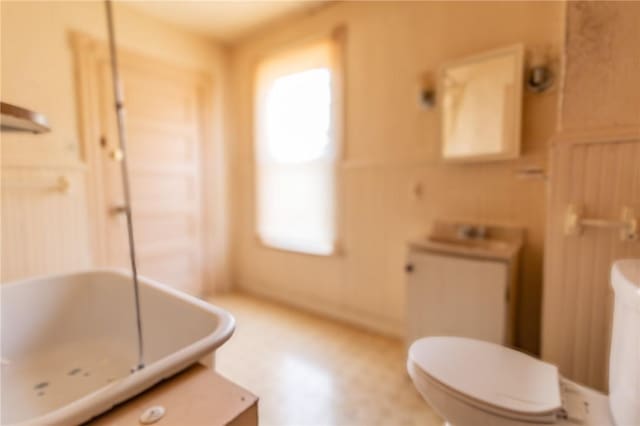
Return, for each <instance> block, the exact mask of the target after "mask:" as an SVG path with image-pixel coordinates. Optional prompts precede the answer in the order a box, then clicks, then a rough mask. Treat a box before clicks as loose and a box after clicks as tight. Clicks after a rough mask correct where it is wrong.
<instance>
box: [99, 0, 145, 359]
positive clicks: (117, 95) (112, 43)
mask: <svg viewBox="0 0 640 426" xmlns="http://www.w3.org/2000/svg"><path fill="white" fill-rule="evenodd" d="M105 5H106V8H107V28H108V31H109V54H110V55H109V56H110V57H111V75H112V79H113V97H114V99H115V109H116V118H117V123H118V141H119V144H120V149H121V150H122V154H123V156H122V159H121V160H120V169H121V172H122V190H123V192H124V213H125V215H126V217H127V235H128V237H129V259H130V260H131V272H132V275H133V293H134V297H135V308H136V326H137V329H138V365H137V366H136V367H134V368H133V369H132V370H133V371H137V370H141V369H143V368H144V345H143V340H142V319H141V317H140V289H139V284H138V267H137V265H136V247H135V242H134V239H133V220H132V218H131V195H130V191H129V170H128V167H127V141H126V134H125V130H124V97H123V94H122V84H121V81H120V74H119V73H118V56H117V52H116V36H115V30H114V27H113V10H112V6H111V0H105Z"/></svg>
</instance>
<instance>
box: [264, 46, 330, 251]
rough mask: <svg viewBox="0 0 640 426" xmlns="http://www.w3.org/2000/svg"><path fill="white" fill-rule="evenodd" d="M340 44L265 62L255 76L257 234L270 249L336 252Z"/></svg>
mask: <svg viewBox="0 0 640 426" xmlns="http://www.w3.org/2000/svg"><path fill="white" fill-rule="evenodd" d="M336 57H337V55H336V54H335V42H334V41H332V40H327V41H320V42H316V43H313V44H310V45H307V46H306V47H304V48H299V49H295V50H290V51H287V52H285V53H281V54H278V55H275V56H273V57H271V58H269V59H267V60H265V61H263V62H262V63H261V64H260V65H259V66H258V69H257V74H256V89H257V90H256V137H255V156H256V157H255V160H256V179H257V182H256V196H257V199H256V206H257V212H256V213H257V231H258V236H259V237H260V240H261V241H262V243H263V244H265V245H267V246H270V247H276V248H280V249H285V250H291V251H297V252H303V253H311V254H317V255H330V254H332V253H333V252H334V249H335V240H336V214H335V210H336V188H335V187H336V176H335V169H336V164H335V162H336V158H337V151H338V147H337V140H336V134H337V132H336V128H337V126H336V120H335V119H336V117H337V114H336V112H337V105H336V99H337V98H338V97H337V96H335V95H336V93H337V91H336V86H337V84H336V83H337V75H336V71H335V70H336V67H335V58H336Z"/></svg>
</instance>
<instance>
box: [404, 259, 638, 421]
mask: <svg viewBox="0 0 640 426" xmlns="http://www.w3.org/2000/svg"><path fill="white" fill-rule="evenodd" d="M611 282H612V286H613V290H614V293H615V306H614V314H613V332H612V341H611V353H610V359H609V389H610V394H609V395H608V396H607V395H604V394H602V393H600V392H597V391H595V390H593V389H589V388H587V387H584V386H580V385H578V384H576V383H573V382H571V381H569V380H567V379H565V378H563V377H561V376H560V375H559V374H558V369H557V368H556V367H555V366H554V365H551V364H548V363H546V362H543V361H540V360H537V359H535V358H533V357H531V356H528V355H525V354H522V353H520V352H517V351H514V350H512V349H508V348H505V347H503V346H499V345H496V344H493V343H489V342H483V341H479V340H474V339H469V338H463V337H449V336H447V337H427V338H424V339H420V340H417V341H416V342H414V343H413V345H411V348H410V350H409V358H408V361H407V369H408V371H409V375H410V376H411V379H412V380H413V383H414V385H415V386H416V388H417V389H418V391H419V392H420V394H421V395H422V396H423V397H424V398H425V400H426V401H427V402H428V403H429V404H430V405H431V406H432V407H433V408H434V409H435V410H436V411H438V413H439V414H440V415H441V416H442V417H444V418H445V419H446V420H447V422H449V423H450V424H453V425H455V426H467V425H469V426H471V425H473V426H489V425H491V426H507V425H509V426H514V425H521V426H526V425H529V426H531V424H559V425H567V426H568V425H576V424H582V425H591V426H596V425H597V426H607V425H618V426H626V425H640V259H628V260H620V261H617V262H615V263H614V264H613V267H612V273H611Z"/></svg>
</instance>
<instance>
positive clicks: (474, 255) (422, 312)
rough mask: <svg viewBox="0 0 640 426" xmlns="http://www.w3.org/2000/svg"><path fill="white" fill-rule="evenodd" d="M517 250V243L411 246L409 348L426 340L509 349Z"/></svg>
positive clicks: (418, 243) (429, 241)
mask: <svg viewBox="0 0 640 426" xmlns="http://www.w3.org/2000/svg"><path fill="white" fill-rule="evenodd" d="M485 241H486V240H485ZM472 243H473V244H472ZM519 249H520V242H518V243H517V244H510V243H504V244H502V245H499V244H496V243H491V242H482V241H478V242H477V243H474V242H473V241H472V242H465V241H460V242H455V241H453V240H452V241H442V240H432V239H424V240H421V241H414V242H412V243H410V244H409V252H408V259H407V266H406V269H407V292H406V293H407V345H410V344H411V343H412V342H413V341H415V340H416V339H419V338H421V337H426V336H463V337H471V338H474V339H480V340H486V341H489V342H494V343H498V344H504V345H512V344H513V343H514V341H513V340H514V336H513V334H514V328H515V327H514V318H515V298H516V271H517V258H518V252H519Z"/></svg>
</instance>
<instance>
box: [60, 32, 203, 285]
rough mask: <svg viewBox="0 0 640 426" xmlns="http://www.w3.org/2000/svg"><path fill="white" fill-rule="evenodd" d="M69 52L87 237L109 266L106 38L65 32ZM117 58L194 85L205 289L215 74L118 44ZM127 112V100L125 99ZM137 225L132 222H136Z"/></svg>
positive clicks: (93, 253)
mask: <svg viewBox="0 0 640 426" xmlns="http://www.w3.org/2000/svg"><path fill="white" fill-rule="evenodd" d="M69 39H70V44H71V50H72V53H73V63H74V77H75V90H76V100H77V108H76V109H77V114H78V135H79V139H80V141H79V142H80V143H79V146H80V158H81V161H82V162H83V163H84V164H85V165H86V167H87V184H86V191H87V197H86V203H87V213H88V227H89V240H90V253H89V258H90V264H91V265H92V266H94V267H102V266H108V264H107V261H108V259H107V237H106V233H107V218H108V212H107V206H106V205H105V200H104V197H103V196H102V195H101V194H102V191H103V188H104V185H103V181H102V180H103V172H102V162H101V158H100V157H101V155H102V152H101V149H102V148H101V147H100V143H101V139H102V138H103V130H102V122H103V114H105V112H104V111H102V108H103V107H102V105H101V102H100V101H101V100H100V67H101V66H103V65H104V63H107V62H108V61H109V49H108V45H107V42H106V41H103V40H100V39H97V38H94V37H92V36H89V35H86V34H83V33H78V32H71V33H70V34H69ZM118 58H119V60H120V62H121V63H134V64H135V66H136V67H137V68H138V69H148V70H149V72H150V73H151V72H153V73H154V74H156V75H157V74H163V75H166V76H167V77H170V78H174V79H179V80H184V81H189V82H191V83H192V84H195V86H196V87H197V97H198V111H197V115H198V130H199V135H198V157H199V170H198V180H199V184H200V193H199V194H198V195H199V198H200V203H199V204H200V212H199V213H200V223H199V229H200V230H201V232H200V235H197V239H198V242H197V244H198V266H199V269H200V276H201V282H202V284H203V286H202V288H203V289H207V288H208V284H209V281H210V280H211V277H213V276H214V273H213V271H209V270H206V268H207V266H206V265H207V264H208V263H211V264H213V263H214V262H203V261H202V259H209V258H210V256H211V255H213V253H212V252H211V251H212V250H211V249H210V246H211V245H210V244H206V239H205V238H203V237H202V236H203V235H213V233H212V230H213V228H214V227H215V223H213V219H212V216H213V215H212V211H213V210H212V204H213V203H214V202H215V195H214V194H213V192H214V191H210V190H208V189H209V186H208V185H207V184H206V182H207V181H208V180H210V179H207V177H208V176H207V175H208V173H207V169H208V168H207V164H208V163H209V162H210V161H211V159H214V158H215V147H214V144H213V126H212V121H213V119H214V114H213V113H214V107H213V95H214V90H213V78H212V76H211V74H209V73H207V72H205V71H200V70H194V69H188V68H184V67H182V66H180V65H176V64H172V63H170V62H167V61H165V60H162V59H158V58H154V57H150V56H147V55H146V54H145V53H141V52H136V51H132V50H128V49H125V48H118ZM125 110H126V98H125ZM134 226H135V224H134Z"/></svg>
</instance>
